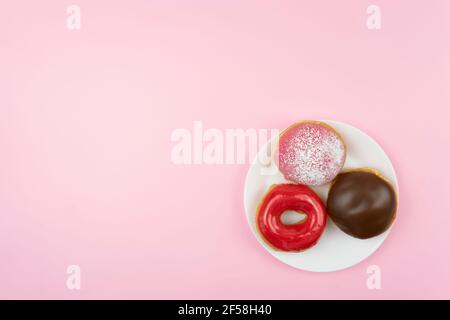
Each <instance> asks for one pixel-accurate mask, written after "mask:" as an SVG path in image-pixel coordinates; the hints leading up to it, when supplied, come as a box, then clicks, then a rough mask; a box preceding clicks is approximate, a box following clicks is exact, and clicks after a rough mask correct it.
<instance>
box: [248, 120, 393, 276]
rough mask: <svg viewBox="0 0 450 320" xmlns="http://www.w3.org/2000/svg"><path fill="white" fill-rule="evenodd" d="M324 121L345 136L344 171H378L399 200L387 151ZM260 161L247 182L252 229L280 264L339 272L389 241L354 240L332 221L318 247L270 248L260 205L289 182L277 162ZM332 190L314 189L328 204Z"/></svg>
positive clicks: (270, 144)
mask: <svg viewBox="0 0 450 320" xmlns="http://www.w3.org/2000/svg"><path fill="white" fill-rule="evenodd" d="M322 121H323V122H325V123H327V124H329V125H331V126H332V127H333V128H335V129H336V131H338V132H339V133H340V134H341V135H342V137H343V139H344V141H345V143H346V145H347V158H346V161H345V164H344V170H345V169H348V168H361V167H370V168H374V169H377V170H378V171H379V172H381V173H382V174H383V175H384V176H385V177H386V178H388V179H389V180H390V181H391V182H392V184H393V185H394V187H395V188H396V191H397V196H398V183H397V178H396V176H395V171H394V167H393V166H392V163H391V161H390V160H389V158H388V156H387V155H386V153H385V152H384V150H383V149H382V148H381V147H380V146H379V145H378V144H377V143H376V142H375V141H374V140H373V139H372V138H371V137H369V136H368V135H367V134H366V133H364V132H362V131H361V130H359V129H357V128H355V127H352V126H351V125H348V124H346V123H342V122H337V121H328V120H322ZM277 138H278V137H274V138H273V139H272V140H271V141H269V142H268V143H267V144H266V145H265V146H264V147H262V148H261V150H259V153H258V156H259V157H262V155H263V154H268V153H270V152H269V148H270V147H272V148H274V147H275V146H276V144H277V142H278V139H277ZM272 150H273V149H272ZM272 158H273V157H272ZM257 159H258V158H257ZM257 159H256V160H255V161H254V162H253V164H252V165H251V166H250V169H249V171H248V173H247V178H246V180H245V189H244V206H245V212H246V214H247V220H248V223H249V225H250V228H251V229H252V231H253V233H254V235H255V236H256V238H257V239H258V241H259V243H260V244H261V245H262V246H263V247H264V248H265V249H266V250H267V251H269V252H270V253H271V254H272V255H273V256H274V257H275V258H277V259H278V260H280V261H282V262H284V263H286V264H288V265H290V266H292V267H294V268H297V269H301V270H306V271H313V272H331V271H337V270H342V269H345V268H348V267H351V266H353V265H355V264H357V263H359V262H361V261H363V260H364V259H366V258H367V257H368V256H370V255H371V254H372V253H374V252H375V250H376V249H378V247H379V246H380V245H381V244H382V243H383V241H384V240H385V239H386V237H387V235H388V233H389V230H387V231H386V232H384V233H383V234H381V235H379V236H377V237H374V238H371V239H367V240H360V239H356V238H353V237H351V236H349V235H347V234H345V233H344V232H342V231H341V230H340V229H339V228H338V227H337V226H336V225H335V224H334V223H333V222H332V220H331V219H329V218H328V221H327V226H326V228H325V231H324V234H323V235H322V237H321V238H320V240H319V242H318V243H317V244H316V245H315V246H314V247H312V248H310V249H308V250H306V251H303V252H298V253H291V252H281V251H276V250H274V249H272V248H271V247H270V246H268V245H267V244H266V242H265V241H264V240H263V239H262V238H261V235H260V234H259V233H258V231H257V228H256V217H255V215H256V210H257V206H258V204H259V203H260V201H261V199H262V198H263V196H264V194H265V193H266V191H267V190H268V188H269V187H270V186H271V185H273V184H278V183H285V182H287V181H286V180H285V179H284V177H283V176H282V174H281V173H280V172H279V170H278V169H277V167H276V164H275V163H274V161H273V159H272V161H271V162H270V164H266V165H264V164H261V161H258V160H257ZM260 159H262V158H260ZM268 167H269V169H271V170H273V171H272V172H273V174H270V175H268V174H267V171H266V173H264V170H267V169H268ZM329 188H330V184H327V185H324V186H320V187H313V189H314V190H315V191H316V192H317V193H318V194H319V196H320V197H321V198H322V200H323V201H324V203H326V197H327V194H328V189H329ZM288 218H289V216H288Z"/></svg>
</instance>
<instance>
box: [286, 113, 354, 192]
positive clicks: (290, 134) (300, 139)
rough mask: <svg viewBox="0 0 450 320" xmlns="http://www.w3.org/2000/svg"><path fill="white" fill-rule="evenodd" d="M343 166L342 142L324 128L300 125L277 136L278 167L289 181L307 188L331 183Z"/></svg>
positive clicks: (343, 147) (317, 124)
mask: <svg viewBox="0 0 450 320" xmlns="http://www.w3.org/2000/svg"><path fill="white" fill-rule="evenodd" d="M344 162H345V145H344V142H343V141H342V139H341V138H340V137H339V136H338V134H337V133H336V132H335V131H334V130H333V129H331V128H329V127H327V126H325V125H322V124H320V123H315V122H302V123H299V124H297V125H294V126H292V127H290V128H288V129H287V130H286V131H285V132H283V133H282V134H281V137H280V141H279V163H278V167H279V169H280V171H281V172H282V173H283V175H284V177H285V178H286V179H288V180H290V181H293V182H296V183H301V184H305V185H311V186H318V185H322V184H325V183H327V182H330V181H331V180H333V179H334V177H335V176H336V175H337V174H338V173H339V171H340V170H341V169H342V167H343V165H344Z"/></svg>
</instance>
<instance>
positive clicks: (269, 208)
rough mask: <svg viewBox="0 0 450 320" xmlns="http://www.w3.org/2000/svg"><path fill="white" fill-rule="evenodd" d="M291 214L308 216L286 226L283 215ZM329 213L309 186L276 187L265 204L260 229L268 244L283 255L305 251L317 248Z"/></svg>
mask: <svg viewBox="0 0 450 320" xmlns="http://www.w3.org/2000/svg"><path fill="white" fill-rule="evenodd" d="M288 210H292V211H298V212H301V213H304V214H305V215H306V218H305V219H304V220H302V221H300V222H298V223H295V224H283V223H282V222H281V215H282V214H283V213H284V212H285V211H288ZM326 222H327V213H326V209H325V205H324V204H323V203H322V200H321V199H320V198H319V196H318V195H317V194H316V193H315V192H314V191H312V190H311V189H310V188H308V187H307V186H305V185H299V184H279V185H275V186H273V187H272V188H271V189H270V190H269V191H268V192H267V194H266V195H265V196H264V199H263V200H262V202H261V204H260V206H259V208H258V212H257V215H256V225H257V228H258V231H259V232H260V234H261V235H262V237H263V238H264V240H265V241H266V242H267V243H268V244H269V245H271V246H272V247H273V248H275V249H278V250H281V251H302V250H306V249H308V248H310V247H312V246H314V245H315V244H316V243H317V241H318V240H319V238H320V236H321V235H322V233H323V230H324V229H325V225H326Z"/></svg>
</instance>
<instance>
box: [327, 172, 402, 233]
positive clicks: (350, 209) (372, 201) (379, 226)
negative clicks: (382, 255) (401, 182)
mask: <svg viewBox="0 0 450 320" xmlns="http://www.w3.org/2000/svg"><path fill="white" fill-rule="evenodd" d="M396 210H397V196H396V194H395V191H394V189H393V188H392V186H391V185H390V184H389V183H388V182H387V181H386V180H384V179H383V178H381V177H379V176H378V175H376V174H375V173H372V172H368V171H350V172H345V173H341V174H339V175H338V176H337V177H336V179H335V180H334V182H333V184H332V186H331V188H330V191H329V193H328V200H327V211H328V214H329V216H330V217H331V219H332V220H333V221H334V223H336V225H337V226H338V227H339V228H340V229H341V230H342V231H344V232H345V233H347V234H349V235H351V236H353V237H355V238H359V239H368V238H372V237H375V236H377V235H379V234H381V233H383V232H384V231H386V230H387V229H388V228H389V226H390V225H391V223H392V221H393V220H394V218H395V213H396Z"/></svg>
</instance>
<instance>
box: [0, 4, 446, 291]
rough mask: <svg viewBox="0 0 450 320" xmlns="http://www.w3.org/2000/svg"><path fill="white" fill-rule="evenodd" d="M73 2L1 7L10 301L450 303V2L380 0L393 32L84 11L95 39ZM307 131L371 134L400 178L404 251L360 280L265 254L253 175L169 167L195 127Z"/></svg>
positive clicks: (324, 23)
mask: <svg viewBox="0 0 450 320" xmlns="http://www.w3.org/2000/svg"><path fill="white" fill-rule="evenodd" d="M125 3H126V4H125ZM69 4H70V3H65V2H64V1H33V2H30V1H9V2H5V3H3V4H2V6H1V7H2V9H1V10H0V39H1V42H0V88H1V89H0V298H63V299H78V298H182V299H184V298H192V299H196V298H234V299H238V298H254V299H258V298H270V299H272V298H273V299H307V298H376V299H378V298H450V250H449V249H448V247H449V244H450V232H449V227H450V205H449V202H448V198H449V196H448V191H449V189H450V183H449V170H448V167H449V162H450V152H449V151H448V148H449V143H450V129H449V123H448V121H449V120H448V118H449V116H450V112H449V106H450V96H449V81H450V65H449V56H450V42H449V41H448V40H449V38H450V25H449V21H450V14H449V12H450V5H449V2H448V1H445V0H442V1H426V3H425V2H423V1H406V0H402V1H387V0H383V1H376V3H374V4H377V5H379V6H380V7H381V10H382V29H381V30H380V31H370V30H368V29H367V28H366V22H365V21H366V17H367V15H366V8H367V6H368V5H369V4H372V2H367V1H360V0H354V1H339V2H338V1H302V2H299V1H261V0H253V1H237V0H233V1H210V0H203V1H173V0H169V1H167V0H164V1H162V0H161V1H126V2H124V1H87V0H83V1H81V0H80V1H76V4H77V5H79V6H80V7H81V12H82V28H81V30H80V31H69V30H68V29H67V28H66V7H67V5H69ZM301 119H335V120H338V121H344V122H347V123H349V124H352V125H354V126H356V127H359V128H361V129H362V130H364V131H365V132H367V133H368V134H370V135H371V136H372V137H374V138H375V139H376V140H377V141H378V142H379V143H380V144H381V145H382V146H383V148H384V149H385V150H386V152H387V153H388V154H389V155H390V157H391V159H392V161H393V163H394V166H395V168H396V172H397V176H398V179H399V183H400V193H401V194H400V211H399V215H398V220H397V222H396V224H395V226H394V228H393V230H392V232H391V234H390V235H389V237H388V239H387V241H386V242H385V243H384V244H383V246H382V247H381V248H380V250H378V251H377V252H376V253H375V254H374V255H372V256H371V257H370V258H368V259H367V260H365V261H364V262H362V263H361V264H359V265H356V266H354V267H352V268H350V269H347V270H344V271H341V272H336V273H329V274H314V273H308V272H302V271H299V270H296V269H293V268H291V267H288V266H286V265H283V264H281V263H280V262H278V261H277V260H275V259H274V258H273V257H271V256H270V254H269V253H267V252H266V251H265V250H264V249H263V248H262V247H261V246H260V245H259V244H258V242H257V241H256V239H255V238H254V237H253V235H252V234H251V231H250V228H249V227H248V226H247V222H246V218H245V214H244V212H243V210H244V209H243V204H242V202H243V199H242V197H243V183H244V178H245V174H246V171H247V169H248V165H210V166H207V165H192V166H186V165H184V166H183V165H180V166H176V165H174V164H172V162H171V161H170V150H171V148H172V146H173V143H172V142H171V141H170V135H171V132H172V131H173V130H175V129H177V128H187V129H191V128H192V124H193V121H194V120H201V121H203V124H204V126H205V127H213V128H219V129H226V128H283V127H286V126H288V125H290V124H291V123H292V122H294V121H297V120H301ZM72 264H76V265H79V266H80V267H81V270H82V288H81V290H78V291H77V290H73V291H71V290H68V289H67V288H66V277H67V275H66V268H67V266H68V265H72ZM372 264H376V265H379V266H380V268H381V271H382V289H381V290H368V289H367V287H366V278H367V274H366V269H367V267H368V266H369V265H372Z"/></svg>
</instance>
